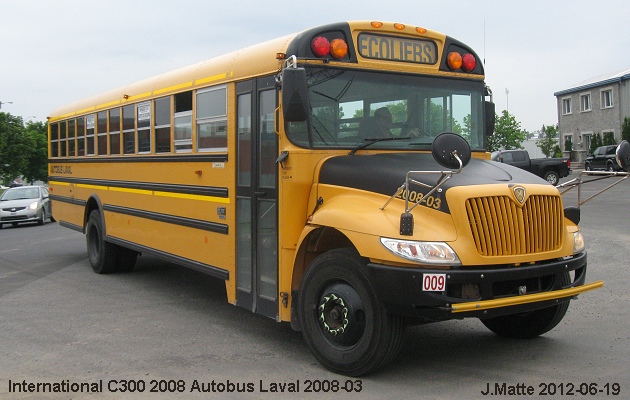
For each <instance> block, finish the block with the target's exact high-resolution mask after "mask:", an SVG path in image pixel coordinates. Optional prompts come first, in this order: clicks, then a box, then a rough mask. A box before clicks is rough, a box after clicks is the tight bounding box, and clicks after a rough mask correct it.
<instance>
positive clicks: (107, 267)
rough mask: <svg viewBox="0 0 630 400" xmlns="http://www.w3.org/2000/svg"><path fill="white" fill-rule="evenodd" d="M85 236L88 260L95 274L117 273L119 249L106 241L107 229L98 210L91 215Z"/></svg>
mask: <svg viewBox="0 0 630 400" xmlns="http://www.w3.org/2000/svg"><path fill="white" fill-rule="evenodd" d="M85 236H86V241H87V250H88V258H89V259H90V264H91V265H92V269H93V270H94V272H96V273H97V274H108V273H111V272H114V271H116V258H117V255H118V247H117V246H116V245H114V244H112V243H108V242H106V241H105V229H104V228H103V222H102V221H101V213H100V212H99V211H98V210H94V211H92V212H91V213H90V216H89V218H88V222H87V225H86V227H85Z"/></svg>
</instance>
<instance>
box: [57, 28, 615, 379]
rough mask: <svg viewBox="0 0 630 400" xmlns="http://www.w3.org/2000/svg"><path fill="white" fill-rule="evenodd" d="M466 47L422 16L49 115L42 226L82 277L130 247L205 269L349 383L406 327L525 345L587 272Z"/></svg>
mask: <svg viewBox="0 0 630 400" xmlns="http://www.w3.org/2000/svg"><path fill="white" fill-rule="evenodd" d="M494 115H495V111H494V105H493V103H492V98H491V91H490V89H489V88H488V87H487V86H486V85H485V83H484V69H483V65H482V63H481V61H480V59H479V57H478V56H477V54H475V52H474V51H473V50H471V49H470V48H469V47H468V46H466V45H465V44H463V43H461V42H459V41H457V40H455V39H453V38H451V37H449V36H446V35H444V34H441V33H438V32H434V31H431V30H428V29H425V28H423V27H421V26H416V25H407V24H401V23H390V22H381V21H356V22H343V23H335V24H330V25H324V26H318V27H315V28H312V29H308V30H305V31H302V32H299V33H296V34H292V35H289V36H286V37H282V38H279V39H276V40H271V41H268V42H265V43H262V44H259V45H254V46H252V47H248V48H245V49H242V50H239V51H236V52H233V53H230V54H226V55H223V56H220V57H216V58H212V59H209V60H207V61H203V62H201V63H198V64H196V65H192V66H189V67H185V68H182V69H179V70H176V71H172V72H168V73H165V74H163V75H160V76H156V77H153V78H149V79H147V80H144V81H141V82H137V83H134V84H130V85H128V86H124V87H121V88H118V89H115V90H112V91H109V92H106V93H103V94H100V95H97V96H94V97H92V98H88V99H85V100H82V101H79V102H76V103H74V104H70V105H66V106H63V107H60V108H58V109H56V110H55V111H54V112H53V113H52V114H51V115H50V117H49V154H50V159H49V164H50V171H49V184H50V193H51V195H50V198H51V199H52V202H53V210H54V218H55V219H56V220H57V221H59V224H60V225H62V226H65V227H68V228H70V229H74V230H76V231H79V232H82V233H84V234H85V235H86V242H87V253H88V258H89V261H90V263H91V265H92V268H93V269H94V271H95V272H97V273H112V272H120V271H130V270H132V269H133V267H134V264H135V261H136V258H137V256H138V254H150V255H153V256H157V257H162V258H164V259H166V260H169V261H171V262H173V263H175V264H178V265H182V266H184V267H189V268H193V269H195V270H197V271H201V272H204V273H207V274H210V275H213V276H215V277H217V278H219V279H223V280H224V281H225V285H226V291H227V300H228V302H230V303H232V304H234V305H237V306H239V307H244V308H246V309H248V310H251V311H252V312H254V313H258V314H262V315H265V316H268V317H270V318H273V319H275V320H276V321H286V322H290V324H291V327H293V328H294V329H296V330H301V331H302V333H303V336H304V338H305V341H306V343H307V345H308V347H309V348H310V350H311V351H312V353H313V355H314V356H315V357H316V358H317V360H318V361H319V362H320V363H321V364H322V365H323V366H325V367H327V368H329V369H330V370H332V371H335V372H338V373H342V374H346V375H350V376H359V375H363V374H366V373H369V372H371V371H374V370H376V369H377V368H380V367H382V366H384V365H386V364H387V363H388V362H390V361H391V360H392V359H393V358H394V357H395V356H396V354H397V352H398V350H399V348H400V346H401V342H402V337H403V330H404V328H405V326H407V325H408V324H412V323H428V322H436V321H444V320H449V319H461V318H466V317H474V318H480V319H481V321H482V322H483V323H484V324H485V325H486V326H487V327H488V328H489V329H490V330H492V331H493V332H495V333H497V334H499V335H503V336H509V337H519V338H528V337H533V336H537V335H540V334H543V333H545V332H547V331H549V330H550V329H552V328H553V327H554V326H556V325H557V324H558V323H559V322H560V320H561V319H562V317H563V316H564V314H565V312H566V310H567V307H568V305H569V300H570V299H572V298H575V296H576V295H578V294H580V293H582V292H585V291H587V290H591V289H595V288H597V287H600V286H601V285H602V284H603V283H602V282H595V283H591V284H586V282H585V279H586V252H585V250H584V242H583V239H582V236H581V234H580V229H579V227H578V221H579V213H577V212H576V210H575V209H574V208H570V207H569V208H567V209H565V208H564V206H563V202H562V198H561V195H560V193H559V192H558V190H557V189H556V188H555V187H553V186H551V185H549V184H548V183H547V182H546V181H544V180H542V179H540V178H538V177H536V176H534V175H532V174H530V173H528V172H524V171H522V170H520V169H516V168H513V167H510V166H508V165H504V164H499V163H495V162H492V161H490V160H489V154H488V153H487V152H486V142H487V137H488V136H489V135H491V134H492V132H493V125H494Z"/></svg>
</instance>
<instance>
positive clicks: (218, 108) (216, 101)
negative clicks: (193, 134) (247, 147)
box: [197, 86, 227, 151]
mask: <svg viewBox="0 0 630 400" xmlns="http://www.w3.org/2000/svg"><path fill="white" fill-rule="evenodd" d="M197 150H199V151H204V150H205V151H208V150H214V151H225V150H227V89H226V88H225V86H223V87H218V88H211V89H208V90H204V91H198V92H197Z"/></svg>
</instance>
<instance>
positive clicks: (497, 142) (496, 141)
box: [488, 110, 526, 151]
mask: <svg viewBox="0 0 630 400" xmlns="http://www.w3.org/2000/svg"><path fill="white" fill-rule="evenodd" d="M525 139H526V133H525V132H524V131H523V130H522V129H521V123H520V122H518V121H517V120H516V118H515V117H514V115H512V114H510V113H509V112H508V111H507V110H503V112H502V113H501V116H497V117H496V123H495V125H494V135H492V136H490V137H489V138H488V151H496V150H499V149H502V148H503V149H505V150H511V149H522V148H523V146H522V143H523V141H524V140H525Z"/></svg>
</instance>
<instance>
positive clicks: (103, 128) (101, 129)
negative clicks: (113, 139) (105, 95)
mask: <svg viewBox="0 0 630 400" xmlns="http://www.w3.org/2000/svg"><path fill="white" fill-rule="evenodd" d="M97 120H98V125H97V127H96V128H97V130H96V132H97V137H98V145H97V147H96V151H97V154H98V155H99V156H106V155H107V111H101V112H99V113H98V114H97Z"/></svg>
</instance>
